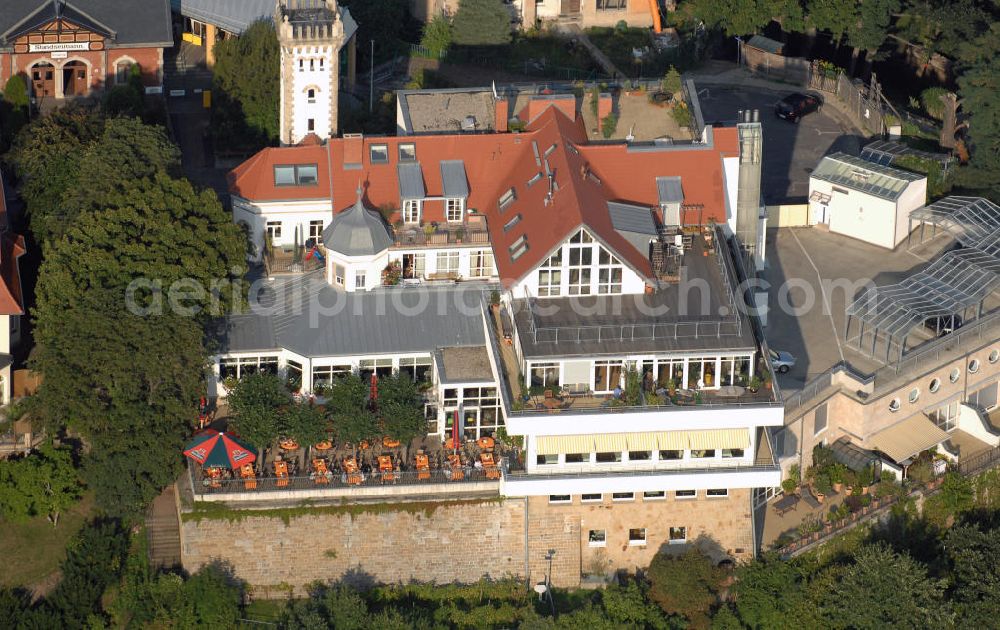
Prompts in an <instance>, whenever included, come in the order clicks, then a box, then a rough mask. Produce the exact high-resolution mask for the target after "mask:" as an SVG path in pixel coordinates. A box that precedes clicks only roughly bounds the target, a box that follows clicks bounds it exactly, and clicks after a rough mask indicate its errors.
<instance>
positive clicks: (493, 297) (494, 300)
mask: <svg viewBox="0 0 1000 630" xmlns="http://www.w3.org/2000/svg"><path fill="white" fill-rule="evenodd" d="M490 306H491V307H492V308H493V312H494V313H498V312H499V311H500V292H499V291H497V290H496V289H493V290H492V291H490Z"/></svg>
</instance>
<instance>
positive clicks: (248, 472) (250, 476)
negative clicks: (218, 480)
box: [240, 464, 257, 490]
mask: <svg viewBox="0 0 1000 630" xmlns="http://www.w3.org/2000/svg"><path fill="white" fill-rule="evenodd" d="M240 477H242V478H243V487H244V488H246V489H247V490H256V489H257V475H255V474H254V471H253V465H252V464H244V465H243V466H241V467H240Z"/></svg>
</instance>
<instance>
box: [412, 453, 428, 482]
mask: <svg viewBox="0 0 1000 630" xmlns="http://www.w3.org/2000/svg"><path fill="white" fill-rule="evenodd" d="M416 462H417V480H418V481H423V480H424V479H430V478H431V463H430V460H429V459H428V458H427V456H426V455H424V454H422V453H421V454H419V455H417V457H416Z"/></svg>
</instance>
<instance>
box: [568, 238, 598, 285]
mask: <svg viewBox="0 0 1000 630" xmlns="http://www.w3.org/2000/svg"><path fill="white" fill-rule="evenodd" d="M587 238H590V237H589V235H588V236H587ZM593 264H594V248H593V247H592V246H590V245H570V247H569V294H570V295H589V294H590V273H591V270H592V266H593Z"/></svg>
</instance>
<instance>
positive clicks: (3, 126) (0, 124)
mask: <svg viewBox="0 0 1000 630" xmlns="http://www.w3.org/2000/svg"><path fill="white" fill-rule="evenodd" d="M29 104H30V102H29V100H28V84H27V82H26V81H25V80H24V75H23V74H15V75H12V76H11V77H10V78H9V79H7V85H5V86H4V90H3V100H2V102H0V151H6V150H7V147H8V146H9V145H10V143H11V141H13V139H14V137H15V136H16V135H17V133H18V132H19V131H20V130H21V128H22V127H24V125H26V124H27V123H28V107H29Z"/></svg>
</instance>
